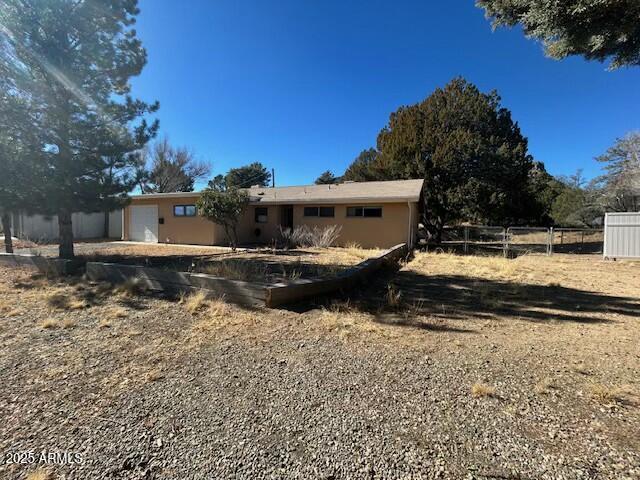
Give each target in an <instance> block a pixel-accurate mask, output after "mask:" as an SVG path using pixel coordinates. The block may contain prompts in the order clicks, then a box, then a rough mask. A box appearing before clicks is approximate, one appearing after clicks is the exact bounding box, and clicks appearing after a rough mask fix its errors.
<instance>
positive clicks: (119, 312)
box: [104, 307, 128, 320]
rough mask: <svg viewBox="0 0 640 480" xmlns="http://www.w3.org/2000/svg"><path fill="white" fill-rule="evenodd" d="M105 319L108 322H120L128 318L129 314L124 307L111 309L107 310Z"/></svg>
mask: <svg viewBox="0 0 640 480" xmlns="http://www.w3.org/2000/svg"><path fill="white" fill-rule="evenodd" d="M104 313H105V317H104V318H106V319H108V320H118V319H121V318H127V316H128V312H127V309H126V308H122V307H111V308H109V309H107V310H106V311H105V312H104Z"/></svg>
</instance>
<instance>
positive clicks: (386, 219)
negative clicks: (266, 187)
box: [293, 203, 417, 248]
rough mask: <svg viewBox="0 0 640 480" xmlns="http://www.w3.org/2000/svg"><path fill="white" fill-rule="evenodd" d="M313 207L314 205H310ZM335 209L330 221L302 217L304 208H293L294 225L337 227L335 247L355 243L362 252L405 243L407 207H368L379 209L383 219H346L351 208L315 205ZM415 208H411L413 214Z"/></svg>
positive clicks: (413, 206) (401, 205)
mask: <svg viewBox="0 0 640 480" xmlns="http://www.w3.org/2000/svg"><path fill="white" fill-rule="evenodd" d="M313 206H316V205H313ZM317 206H332V207H334V209H335V210H334V213H335V216H334V217H333V218H322V217H305V216H304V206H303V205H295V206H294V209H293V223H294V225H308V226H310V227H313V226H314V225H340V226H342V230H341V231H340V237H339V238H338V240H337V242H336V244H337V245H339V246H345V245H346V244H349V243H357V244H359V245H360V246H361V247H364V248H375V247H380V248H389V247H392V246H394V245H397V244H399V243H403V242H406V241H407V237H408V220H409V207H408V206H407V204H406V203H387V204H378V205H370V206H378V207H382V217H378V218H376V217H347V206H358V204H353V205H317ZM416 209H417V206H416V205H415V204H414V205H412V210H416Z"/></svg>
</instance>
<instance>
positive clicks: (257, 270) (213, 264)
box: [196, 246, 379, 282]
mask: <svg viewBox="0 0 640 480" xmlns="http://www.w3.org/2000/svg"><path fill="white" fill-rule="evenodd" d="M378 252H379V251H378V250H366V249H361V248H359V247H356V246H352V247H349V248H341V247H330V248H315V247H308V248H302V249H297V250H289V251H288V252H286V253H283V252H278V251H277V250H276V251H274V250H264V251H260V252H244V253H240V254H237V255H227V256H225V257H221V258H215V257H210V258H208V259H206V260H205V261H203V262H200V263H199V264H197V265H196V271H198V272H201V273H206V274H209V275H215V276H218V277H224V278H229V279H233V280H243V281H261V282H264V281H267V282H271V281H281V280H297V279H299V278H301V277H327V276H332V275H335V274H337V273H339V272H341V271H342V270H344V269H346V268H348V267H350V266H353V265H356V264H358V263H360V262H362V261H363V260H364V259H366V258H370V257H372V256H374V255H376V254H377V253H378Z"/></svg>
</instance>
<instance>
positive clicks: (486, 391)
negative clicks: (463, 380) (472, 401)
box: [471, 382, 496, 398]
mask: <svg viewBox="0 0 640 480" xmlns="http://www.w3.org/2000/svg"><path fill="white" fill-rule="evenodd" d="M495 393H496V389H495V387H492V386H490V385H486V384H484V383H481V382H476V383H474V384H473V386H472V387H471V395H473V397H474V398H482V397H493V396H494V395H495Z"/></svg>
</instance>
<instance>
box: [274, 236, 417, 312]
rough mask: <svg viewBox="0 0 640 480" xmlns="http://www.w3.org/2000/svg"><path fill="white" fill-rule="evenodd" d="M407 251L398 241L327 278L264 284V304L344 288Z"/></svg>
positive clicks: (295, 300)
mask: <svg viewBox="0 0 640 480" xmlns="http://www.w3.org/2000/svg"><path fill="white" fill-rule="evenodd" d="M407 253H408V249H407V244H406V243H401V244H399V245H396V246H395V247H392V248H390V249H389V250H385V251H384V252H382V253H381V254H380V255H378V256H375V257H371V258H369V259H367V260H365V261H364V262H361V263H359V264H358V265H356V266H354V267H351V268H349V269H347V270H345V271H344V272H341V273H340V274H338V275H337V276H335V277H333V278H328V279H319V280H306V279H300V280H296V281H293V282H289V283H280V284H276V285H272V286H269V287H267V289H266V290H267V295H266V299H265V303H266V305H267V307H277V306H279V305H285V304H287V303H294V302H299V301H302V300H307V299H310V298H313V297H316V296H318V295H326V294H329V293H333V292H337V291H346V290H349V289H351V288H353V287H354V286H356V285H358V284H360V283H361V282H362V281H363V280H364V278H365V277H367V276H368V275H370V274H371V273H373V272H375V271H376V270H378V269H379V268H381V267H382V266H383V265H385V263H395V262H398V260H400V259H401V258H403V257H405V256H406V255H407Z"/></svg>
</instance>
